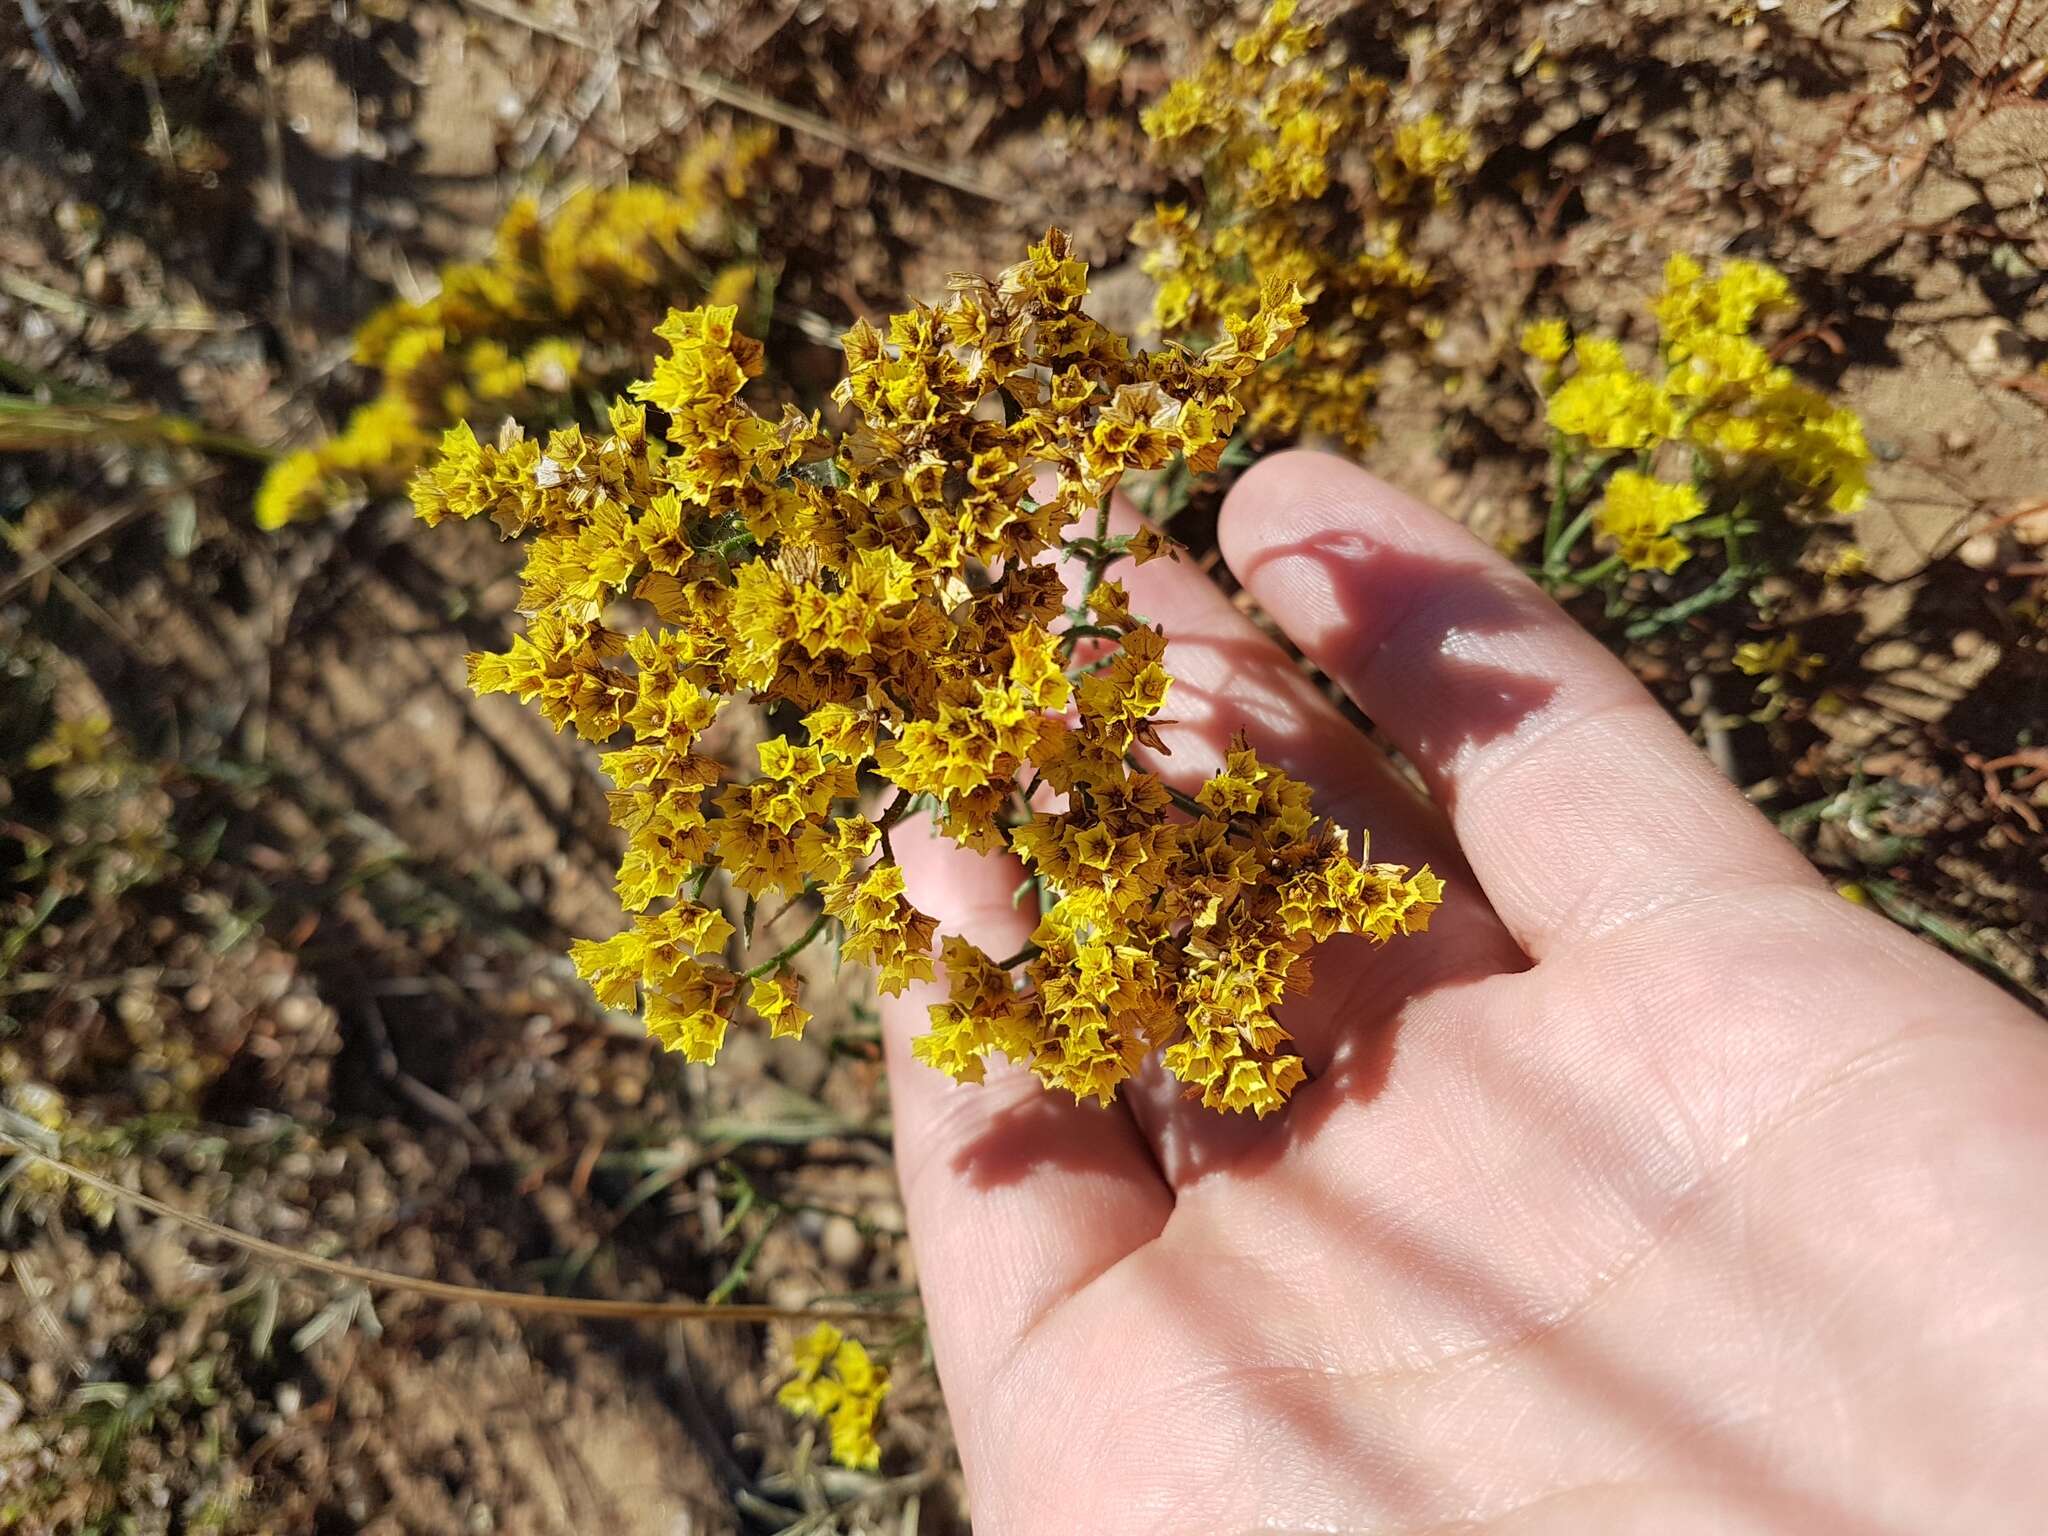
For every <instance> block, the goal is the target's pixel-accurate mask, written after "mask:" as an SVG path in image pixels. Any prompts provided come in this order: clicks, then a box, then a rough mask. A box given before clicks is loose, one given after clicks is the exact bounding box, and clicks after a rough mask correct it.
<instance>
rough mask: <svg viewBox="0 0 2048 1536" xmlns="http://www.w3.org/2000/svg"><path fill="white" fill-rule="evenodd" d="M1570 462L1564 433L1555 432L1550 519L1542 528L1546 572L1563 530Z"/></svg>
mask: <svg viewBox="0 0 2048 1536" xmlns="http://www.w3.org/2000/svg"><path fill="white" fill-rule="evenodd" d="M1569 463H1571V453H1570V450H1569V449H1567V448H1566V447H1565V441H1564V434H1563V433H1562V432H1555V433H1552V434H1551V438H1550V484H1551V488H1552V489H1551V494H1550V520H1549V521H1548V522H1547V523H1546V524H1545V525H1544V528H1543V569H1544V571H1545V572H1546V573H1547V572H1548V571H1549V570H1550V567H1551V566H1552V565H1553V564H1554V563H1555V562H1556V559H1557V540H1558V536H1559V535H1560V534H1562V533H1563V532H1564V518H1565V511H1566V506H1565V502H1566V499H1567V497H1568V496H1569V494H1570V493H1569V491H1568V489H1567V487H1566V485H1565V478H1564V472H1565V466H1566V465H1568V464H1569Z"/></svg>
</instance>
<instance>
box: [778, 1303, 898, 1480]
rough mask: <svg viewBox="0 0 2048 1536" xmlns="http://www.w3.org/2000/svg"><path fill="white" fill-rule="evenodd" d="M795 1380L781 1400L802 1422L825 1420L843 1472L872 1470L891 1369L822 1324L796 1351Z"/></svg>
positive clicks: (782, 1392)
mask: <svg viewBox="0 0 2048 1536" xmlns="http://www.w3.org/2000/svg"><path fill="white" fill-rule="evenodd" d="M791 1355H792V1360H793V1363H794V1365H795V1368H796V1375H795V1377H794V1378H792V1379H791V1380H790V1381H788V1382H785V1383H784V1384H783V1386H782V1389H781V1390H780V1391H779V1392H777V1393H776V1401H777V1402H779V1403H780V1404H781V1405H782V1407H783V1408H784V1409H785V1410H786V1411H787V1412H789V1413H792V1414H796V1415H798V1416H799V1417H810V1418H819V1419H823V1420H825V1421H826V1424H827V1428H828V1431H829V1434H830V1437H831V1442H832V1459H833V1460H834V1461H836V1462H838V1463H839V1464H840V1465H841V1466H843V1467H853V1468H855V1469H857V1470H861V1471H870V1472H871V1471H873V1470H874V1469H875V1468H876V1467H878V1466H879V1465H881V1459H882V1450H881V1446H880V1445H879V1444H878V1443H877V1442H876V1440H875V1416H876V1415H877V1414H878V1413H879V1412H880V1411H881V1407H882V1399H883V1398H885V1397H887V1396H888V1395H889V1372H888V1369H887V1367H885V1366H881V1365H877V1364H876V1363H875V1362H874V1360H873V1359H872V1358H871V1357H870V1356H869V1354H868V1352H867V1350H866V1348H865V1347H864V1346H863V1345H862V1344H861V1343H860V1341H859V1340H857V1339H849V1338H847V1337H846V1336H845V1335H844V1334H842V1333H840V1331H839V1330H838V1329H837V1328H834V1327H833V1326H832V1325H831V1324H830V1323H820V1324H818V1326H817V1327H815V1328H813V1329H812V1330H811V1331H810V1332H809V1333H808V1334H806V1335H804V1337H803V1338H801V1339H799V1340H798V1341H797V1343H796V1345H795V1347H794V1349H793V1350H792V1351H791Z"/></svg>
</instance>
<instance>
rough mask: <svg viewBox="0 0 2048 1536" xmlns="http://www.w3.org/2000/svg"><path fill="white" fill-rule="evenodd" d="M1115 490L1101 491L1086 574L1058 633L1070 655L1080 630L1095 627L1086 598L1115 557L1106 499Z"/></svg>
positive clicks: (1090, 595) (1100, 582)
mask: <svg viewBox="0 0 2048 1536" xmlns="http://www.w3.org/2000/svg"><path fill="white" fill-rule="evenodd" d="M1114 494H1115V493H1114V492H1113V491H1104V492H1103V493H1102V505H1101V506H1099V507H1097V508H1096V509H1095V537H1094V539H1093V541H1092V543H1093V548H1092V549H1091V550H1090V552H1089V555H1088V574H1087V575H1086V576H1084V577H1083V578H1082V579H1081V596H1080V598H1079V599H1078V600H1077V601H1076V602H1075V604H1074V606H1073V607H1072V608H1069V609H1068V610H1067V630H1066V633H1065V634H1063V635H1061V636H1060V642H1061V644H1063V645H1064V646H1066V648H1067V654H1068V655H1069V656H1071V655H1073V654H1074V646H1075V644H1076V643H1077V642H1078V641H1079V640H1080V638H1081V633H1080V632H1081V631H1083V630H1085V629H1090V628H1094V627H1095V626H1093V625H1090V624H1089V623H1088V599H1089V598H1091V597H1093V596H1094V595H1095V589H1096V588H1097V587H1099V586H1101V585H1102V573H1103V572H1104V571H1106V570H1108V569H1109V562H1110V561H1111V560H1113V559H1115V558H1116V553H1115V551H1113V550H1111V549H1110V548H1109V547H1108V544H1109V503H1110V498H1111V497H1112V496H1113V495H1114Z"/></svg>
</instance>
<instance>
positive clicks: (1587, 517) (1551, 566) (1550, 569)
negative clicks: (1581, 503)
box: [1543, 505, 1595, 585]
mask: <svg viewBox="0 0 2048 1536" xmlns="http://www.w3.org/2000/svg"><path fill="white" fill-rule="evenodd" d="M1594 510H1595V509H1594V508H1593V507H1592V506H1590V505H1589V506H1586V507H1583V508H1581V509H1580V512H1579V515H1578V516H1577V517H1575V518H1573V519H1572V520H1571V521H1570V522H1569V523H1567V524H1566V525H1565V528H1564V531H1563V532H1562V533H1560V534H1559V535H1558V538H1557V543H1556V544H1554V545H1553V546H1552V547H1551V550H1550V552H1549V553H1548V554H1547V555H1545V556H1544V559H1543V575H1544V578H1545V580H1546V582H1547V583H1548V584H1550V585H1555V584H1556V583H1557V582H1559V581H1562V580H1563V579H1564V577H1565V575H1566V568H1565V562H1566V561H1567V560H1569V559H1570V558H1571V553H1572V550H1573V549H1575V548H1576V547H1577V546H1578V542H1579V540H1580V539H1582V538H1584V537H1585V536H1586V530H1587V529H1588V528H1590V527H1592V526H1593V512H1594Z"/></svg>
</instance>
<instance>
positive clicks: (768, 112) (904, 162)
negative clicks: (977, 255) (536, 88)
mask: <svg viewBox="0 0 2048 1536" xmlns="http://www.w3.org/2000/svg"><path fill="white" fill-rule="evenodd" d="M462 3H463V4H464V5H467V6H468V7H470V8H471V9H472V10H477V11H481V12H483V13H484V14H485V15H487V16H495V17H497V18H498V19H499V20H500V21H509V22H511V23H512V24H513V25H514V26H517V27H524V28H526V29H527V30H528V31H529V32H538V33H539V34H541V35H542V36H543V37H552V38H554V39H555V40H556V41H557V42H563V43H567V44H568V45H569V46H570V47H572V48H580V49H582V50H583V51H584V52H586V53H593V54H598V55H600V56H602V55H603V54H604V53H605V52H606V49H605V46H604V44H602V43H601V42H599V41H598V40H597V39H595V38H591V37H586V36H584V35H583V34H582V33H580V32H578V31H576V30H575V29H574V28H572V27H565V26H560V25H557V24H556V23H554V22H551V21H543V20H542V19H541V18H540V17H538V16H535V15H534V14H533V13H532V12H531V11H529V10H527V9H526V8H525V7H524V6H522V5H517V4H513V3H512V0H462ZM620 62H621V63H623V64H626V65H627V66H629V67H630V68H633V69H637V70H639V71H640V72H641V73H642V74H644V75H648V76H651V77H652V78H654V79H656V80H661V81H665V82H666V83H668V84H670V85H675V86H680V87H681V88H682V89H684V90H686V91H689V92H690V93H692V94H693V95H697V96H704V97H708V98H709V99H710V100H712V101H715V102H717V103H718V104H719V105H721V106H726V107H731V108H732V109H733V110H735V111H738V112H747V113H751V114H752V115H753V116H755V117H758V118H761V119H763V120H765V121H767V122H771V123H778V124H780V125H781V126H782V127H784V128H787V129H789V130H790V131H791V132H793V133H801V134H806V135H808V136H809V137H811V138H814V139H818V140H820V141H822V142H823V143H826V144H832V145H836V146H837V147H839V148H840V149H843V150H845V151H847V152H848V153H849V154H855V155H859V156H860V157H861V158H862V159H863V160H867V161H870V162H872V163H873V164H875V165H879V166H886V167H887V168H888V169H890V170H895V171H903V172H905V173H907V174H909V175H912V176H919V177H922V178H923V179H924V180H926V181H930V182H936V183H937V184H938V185H939V186H942V187H950V188H952V189H953V190H954V191H955V192H964V193H966V194H967V195H968V196H969V197H978V198H981V199H982V200H983V201H984V202H990V203H1001V202H1009V201H1013V200H1014V198H1015V195H1016V194H1014V193H1011V192H1006V191H1004V190H1002V189H1001V188H998V187H992V186H990V185H989V184H988V183H987V182H985V181H982V180H981V179H980V178H979V177H977V176H974V175H971V174H970V173H968V172H966V171H963V170H959V169H957V168H955V167H953V166H950V165H945V164H942V163H941V162H939V161H937V160H932V159H928V158H926V157H925V156H922V155H913V154H910V153H908V152H907V151H905V150H900V149H891V148H890V147H889V146H888V145H886V144H870V143H868V142H867V141H865V140H864V139H862V138H860V137H859V135H857V134H854V133H851V132H849V131H848V130H847V129H844V128H842V127H840V126H839V125H838V124H837V123H835V122H833V121H832V120H831V119H830V118H825V117H820V116H818V115H817V114H816V113H815V112H806V111H804V110H803V109H802V108H800V107H792V106H787V105H785V104H784V103H782V102H779V101H777V100H776V99H775V98H774V97H772V96H764V95H762V94H761V93H760V92H759V91H752V90H748V89H747V88H746V87H745V86H743V85H735V84H734V83H733V82H732V81H730V80H724V79H721V78H720V77H718V76H717V75H713V74H708V73H706V72H705V71H703V70H701V69H678V68H675V67H673V66H671V65H667V64H660V63H656V62H655V61H654V60H652V59H644V58H636V57H634V56H632V55H630V54H622V55H620Z"/></svg>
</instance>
